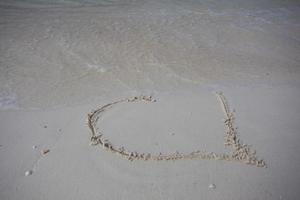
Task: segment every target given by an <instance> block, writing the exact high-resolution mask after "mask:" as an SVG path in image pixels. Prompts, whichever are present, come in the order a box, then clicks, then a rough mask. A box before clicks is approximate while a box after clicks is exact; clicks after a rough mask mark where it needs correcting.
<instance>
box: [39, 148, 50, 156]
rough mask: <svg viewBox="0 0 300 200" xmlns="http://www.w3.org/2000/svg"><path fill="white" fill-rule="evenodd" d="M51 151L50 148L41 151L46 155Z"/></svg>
mask: <svg viewBox="0 0 300 200" xmlns="http://www.w3.org/2000/svg"><path fill="white" fill-rule="evenodd" d="M49 152H50V149H44V150H42V151H41V154H42V155H46V154H47V153H49Z"/></svg>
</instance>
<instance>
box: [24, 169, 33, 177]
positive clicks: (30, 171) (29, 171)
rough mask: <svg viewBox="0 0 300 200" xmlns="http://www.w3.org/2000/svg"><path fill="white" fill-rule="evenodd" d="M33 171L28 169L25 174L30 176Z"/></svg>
mask: <svg viewBox="0 0 300 200" xmlns="http://www.w3.org/2000/svg"><path fill="white" fill-rule="evenodd" d="M32 173H33V171H32V170H28V171H26V172H25V176H30V175H31V174H32Z"/></svg>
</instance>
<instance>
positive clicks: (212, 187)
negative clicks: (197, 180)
mask: <svg viewBox="0 0 300 200" xmlns="http://www.w3.org/2000/svg"><path fill="white" fill-rule="evenodd" d="M208 188H209V189H212V190H214V189H216V185H215V184H213V183H211V184H209V186H208Z"/></svg>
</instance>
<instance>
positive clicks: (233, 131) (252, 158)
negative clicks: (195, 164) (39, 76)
mask: <svg viewBox="0 0 300 200" xmlns="http://www.w3.org/2000/svg"><path fill="white" fill-rule="evenodd" d="M216 95H217V97H218V99H219V100H220V103H221V107H222V109H223V112H224V114H225V118H226V119H225V121H224V125H225V129H226V130H225V136H224V145H225V147H227V148H229V149H230V150H231V153H230V154H217V153H215V152H206V151H201V150H195V151H192V152H190V153H186V154H184V153H180V152H178V151H176V152H174V153H169V154H163V153H159V154H151V153H148V152H136V151H130V150H128V149H127V148H125V147H123V146H116V145H113V144H112V143H111V142H110V141H109V140H108V139H104V138H103V134H102V132H100V131H98V129H97V127H96V123H97V121H98V120H99V119H100V114H102V113H103V112H105V111H107V110H109V109H110V108H112V107H113V106H115V105H116V104H121V103H126V102H127V103H133V102H137V101H143V102H153V103H154V102H156V100H155V99H153V98H152V96H144V95H141V96H135V97H130V98H125V99H121V100H119V101H115V102H112V103H109V104H106V105H104V106H102V107H101V108H98V109H96V110H95V111H92V112H91V113H89V114H88V122H87V124H88V127H89V128H90V130H91V144H92V145H100V146H102V147H103V148H104V149H106V150H108V151H110V152H112V153H115V154H117V155H120V156H122V157H123V158H126V159H128V160H130V161H133V160H144V161H147V160H156V161H161V160H179V159H209V160H225V161H236V162H240V163H245V164H248V165H254V166H257V167H266V163H265V161H264V160H262V159H258V158H257V156H256V151H255V150H252V149H251V148H250V145H248V144H244V143H242V142H241V141H240V139H239V138H238V134H237V128H236V127H235V125H234V119H235V117H234V112H232V111H231V110H230V107H229V104H228V102H227V99H226V97H225V96H224V95H223V93H222V92H218V93H216Z"/></svg>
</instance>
